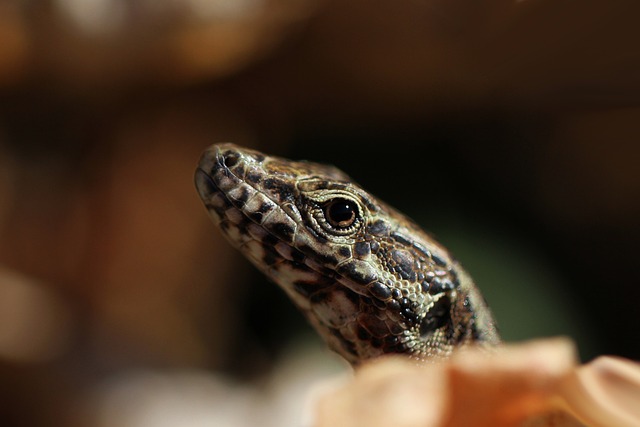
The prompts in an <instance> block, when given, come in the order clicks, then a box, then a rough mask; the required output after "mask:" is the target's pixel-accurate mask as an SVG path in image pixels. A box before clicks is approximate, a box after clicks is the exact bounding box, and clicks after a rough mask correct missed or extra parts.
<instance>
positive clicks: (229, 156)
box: [222, 151, 240, 168]
mask: <svg viewBox="0 0 640 427" xmlns="http://www.w3.org/2000/svg"><path fill="white" fill-rule="evenodd" d="M239 160H240V155H239V154H238V153H235V152H233V151H228V152H226V153H225V154H224V155H223V156H222V161H223V163H224V164H225V166H226V167H228V168H232V167H234V166H235V165H236V164H238V161H239Z"/></svg>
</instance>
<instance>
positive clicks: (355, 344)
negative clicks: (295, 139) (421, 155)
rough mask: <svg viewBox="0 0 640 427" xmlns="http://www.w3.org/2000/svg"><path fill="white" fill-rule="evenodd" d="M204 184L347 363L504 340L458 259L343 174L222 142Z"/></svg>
mask: <svg viewBox="0 0 640 427" xmlns="http://www.w3.org/2000/svg"><path fill="white" fill-rule="evenodd" d="M195 181H196V187H197V189H198V192H199V194H200V197H201V198H202V200H203V202H204V204H205V206H206V207H207V209H208V211H209V213H210V215H211V217H212V219H213V220H214V222H216V223H217V224H218V225H219V226H220V229H221V230H222V232H223V233H224V235H225V236H226V237H227V239H228V240H229V241H230V242H231V243H232V244H233V245H234V246H235V247H237V248H238V249H239V250H240V251H241V252H242V253H243V254H244V255H245V256H246V257H247V258H248V259H249V260H250V261H251V262H252V263H253V264H254V265H255V266H256V267H257V268H258V269H260V270H261V271H262V272H263V273H264V274H265V275H266V276H267V277H269V278H270V279H272V280H273V281H274V282H276V283H277V284H278V285H279V286H280V287H281V288H282V289H283V290H284V291H285V292H286V293H287V294H288V295H289V297H290V298H291V299H292V300H293V302H294V303H295V304H296V305H297V306H298V308H300V309H301V310H302V311H303V312H304V314H305V315H306V317H307V319H309V321H310V323H311V324H312V325H313V326H314V327H315V329H316V330H317V331H318V332H319V333H320V335H321V336H322V337H323V338H324V340H325V341H326V342H327V343H328V345H329V346H330V347H331V348H332V349H333V350H335V351H336V352H337V353H339V354H340V355H342V356H343V357H344V358H345V359H347V360H348V361H349V362H351V363H353V364H357V363H359V362H362V361H363V360H366V359H369V358H373V357H377V356H380V355H383V354H385V353H404V354H408V355H409V356H412V357H414V358H417V359H429V358H432V357H446V356H448V355H450V354H451V352H453V351H454V350H455V349H456V348H458V347H460V346H464V345H468V344H472V343H476V344H483V345H492V344H495V343H497V342H499V338H498V334H497V332H496V328H495V322H494V320H493V317H492V315H491V312H490V310H489V309H488V307H487V305H486V304H485V302H484V299H483V298H482V296H481V294H480V292H479V291H478V289H477V288H476V286H475V285H474V283H473V281H472V279H471V278H470V277H469V275H468V274H467V273H466V272H465V271H464V270H463V269H462V267H461V266H460V264H459V263H458V262H457V261H455V260H454V259H453V258H452V257H451V255H450V254H449V252H448V251H447V250H446V249H445V248H444V247H443V246H442V245H440V244H439V243H438V242H436V241H435V240H434V239H433V238H432V237H431V236H429V235H428V234H426V233H425V232H424V231H422V230H421V229H420V228H419V227H418V226H416V225H415V224H414V223H413V222H412V221H411V220H409V219H408V218H407V217H405V216H404V215H402V214H401V213H399V212H398V211H396V210H394V209H393V208H391V207H389V206H387V205H386V204H384V203H383V202H381V201H379V200H377V199H376V198H375V197H373V196H372V195H371V194H369V193H367V192H366V191H364V190H363V189H362V188H360V187H359V186H357V185H356V184H355V183H353V182H352V180H351V179H350V178H349V177H348V176H347V175H345V174H344V173H343V172H342V171H340V170H338V169H336V168H334V167H332V166H326V165H321V164H317V163H311V162H296V161H291V160H287V159H283V158H279V157H272V156H266V155H264V154H262V153H259V152H257V151H254V150H250V149H245V148H241V147H238V146H236V145H233V144H219V145H213V146H211V147H210V148H209V149H207V150H206V151H205V153H204V154H203V156H202V158H201V160H200V164H199V166H198V168H197V170H196V175H195Z"/></svg>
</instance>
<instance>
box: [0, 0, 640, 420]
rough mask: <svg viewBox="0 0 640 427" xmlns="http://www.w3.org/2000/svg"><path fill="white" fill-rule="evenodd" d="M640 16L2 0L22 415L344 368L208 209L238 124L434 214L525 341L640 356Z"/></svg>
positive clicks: (5, 362)
mask: <svg viewBox="0 0 640 427" xmlns="http://www.w3.org/2000/svg"><path fill="white" fill-rule="evenodd" d="M639 15H640V3H638V2H637V1H635V0H624V1H623V0H611V1H608V2H597V1H591V0H587V1H571V0H553V1H552V0H524V1H502V0H493V1H486V2H473V1H464V0H457V1H451V0H418V1H409V0H404V1H397V0H393V1H392V0H386V1H379V2H370V1H365V0H342V1H331V0H301V1H297V2H293V1H287V0H156V1H144V0H50V1H32V2H22V1H19V0H9V1H4V2H2V4H0V425H2V426H3V427H5V426H6V427H9V426H26V427H30V426H61V427H63V426H64V427H67V426H80V425H82V426H119V427H121V426H131V427H142V426H154V427H157V426H163V425H181V426H200V425H224V426H233V425H238V426H243V425H261V426H269V425H274V426H276V425H278V426H282V425H293V424H294V423H297V422H298V421H299V419H300V418H299V417H300V413H299V411H300V408H301V407H302V406H303V404H302V403H301V398H300V396H303V395H304V394H305V393H306V390H307V388H308V387H307V384H309V383H311V382H315V380H316V379H317V378H319V377H322V376H324V375H325V373H326V372H332V371H336V370H339V369H340V366H341V365H340V364H339V362H337V361H336V359H334V358H332V356H330V355H329V354H328V353H324V352H322V351H320V352H319V353H317V352H313V351H312V350H310V349H308V348H307V347H310V348H312V349H313V348H321V347H322V346H321V344H320V343H319V342H318V341H317V339H316V338H315V336H314V335H313V334H312V332H311V331H310V330H309V328H308V327H307V326H306V324H305V322H304V320H303V319H302V318H301V316H300V315H298V314H297V313H296V312H295V311H294V309H293V307H292V306H291V305H290V304H289V303H288V301H286V299H285V297H284V296H283V295H281V294H280V292H279V291H278V290H277V289H276V287H275V286H274V285H271V284H267V283H265V281H264V280H263V279H262V278H261V277H260V276H259V275H258V274H257V273H255V272H253V270H252V269H251V268H250V267H249V266H248V264H247V263H246V262H245V261H244V260H242V259H240V258H239V256H237V255H236V253H235V252H234V251H233V250H231V248H230V247H229V246H228V245H227V244H226V242H224V241H223V239H222V237H221V236H220V234H219V233H218V232H217V231H216V230H215V229H214V227H213V226H212V225H211V224H210V222H209V219H208V217H207V215H206V213H205V210H204V208H203V207H202V206H201V204H200V201H199V200H198V197H197V194H196V192H195V190H194V189H193V183H192V175H193V169H194V167H195V165H196V163H197V160H198V157H199V155H200V153H201V151H202V150H203V149H204V148H205V147H206V146H207V145H209V144H211V143H214V142H221V141H233V142H235V143H237V144H241V145H249V146H251V145H253V146H257V147H259V148H260V149H261V150H262V151H265V152H269V153H273V154H278V153H280V154H285V155H286V156H287V157H292V158H308V159H310V160H314V161H324V162H328V163H334V164H336V165H337V166H339V167H340V168H342V169H343V170H345V171H347V172H348V173H350V174H351V175H352V176H353V177H354V178H355V179H356V180H357V181H358V182H360V183H361V184H362V185H363V186H364V187H365V188H367V189H369V190H371V191H372V192H373V193H375V194H376V195H377V196H380V198H382V199H384V200H386V201H388V202H389V203H390V204H392V205H394V206H395V207H397V208H399V209H400V210H402V211H404V212H405V213H407V214H408V215H410V216H412V217H413V218H414V219H415V220H416V221H418V222H419V223H420V224H421V225H423V226H424V227H425V228H426V229H428V230H430V231H433V232H434V233H435V234H436V235H437V236H438V238H439V239H440V240H441V241H442V242H443V243H444V244H445V245H446V246H448V247H449V248H450V249H451V250H452V252H453V253H454V254H456V255H457V257H458V258H459V259H460V260H461V261H462V262H463V264H464V265H465V266H466V267H467V268H468V270H469V271H470V272H471V274H472V275H473V276H474V277H475V278H476V281H477V282H478V284H479V286H480V288H481V289H482V290H483V292H484V294H485V296H486V297H487V299H488V301H489V303H490V305H491V306H492V307H493V309H494V312H495V314H496V317H497V319H498V322H499V324H500V326H501V330H502V333H503V335H504V337H505V338H506V339H507V340H518V339H524V338H530V337H534V336H549V335H558V334H564V335H570V336H571V337H573V338H574V339H575V340H576V341H577V343H578V346H579V348H580V351H581V356H582V357H583V358H584V359H590V358H592V357H594V356H595V355H597V354H602V353H608V354H615V355H620V356H624V357H627V358H635V359H638V358H640V340H638V339H637V337H638V336H640V321H638V315H637V312H638V311H639V306H638V301H640V286H639V285H640V273H639V271H640V270H639V269H638V268H637V260H636V258H637V248H636V246H637V242H638V241H639V238H640V222H639V221H638V218H640V172H639V171H638V164H639V163H638V162H640V144H639V141H640V44H639V43H638V42H639V41H640V27H639V26H638V25H637V17H638V16H639ZM300 336H302V337H303V338H302V339H300V338H299V337H300ZM300 342H302V343H303V344H300ZM305 343H306V344H305Z"/></svg>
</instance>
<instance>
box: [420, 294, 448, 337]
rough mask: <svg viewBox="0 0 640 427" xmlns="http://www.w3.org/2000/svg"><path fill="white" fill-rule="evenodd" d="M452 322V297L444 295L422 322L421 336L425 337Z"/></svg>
mask: <svg viewBox="0 0 640 427" xmlns="http://www.w3.org/2000/svg"><path fill="white" fill-rule="evenodd" d="M449 322H451V299H450V298H449V295H443V296H442V297H440V299H438V301H436V302H435V304H434V305H433V307H431V308H430V309H429V311H427V315H426V316H425V317H424V318H423V319H422V322H421V323H420V338H422V339H425V338H427V337H428V336H429V335H431V334H432V333H433V332H435V331H436V330H438V329H440V328H442V327H443V326H446V325H447V324H448V323H449Z"/></svg>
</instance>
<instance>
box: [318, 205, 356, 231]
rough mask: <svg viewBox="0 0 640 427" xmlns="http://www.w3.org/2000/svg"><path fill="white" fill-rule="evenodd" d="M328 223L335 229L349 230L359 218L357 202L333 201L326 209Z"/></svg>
mask: <svg viewBox="0 0 640 427" xmlns="http://www.w3.org/2000/svg"><path fill="white" fill-rule="evenodd" d="M324 215H325V218H326V219H327V222H328V223H329V224H330V225H331V226H332V227H335V228H340V229H344V228H349V227H351V226H352V225H353V224H354V223H355V222H356V219H357V218H358V207H357V205H356V203H355V202H353V201H351V200H347V199H342V198H339V199H333V200H331V201H329V202H328V203H327V204H326V206H325V208H324Z"/></svg>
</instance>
